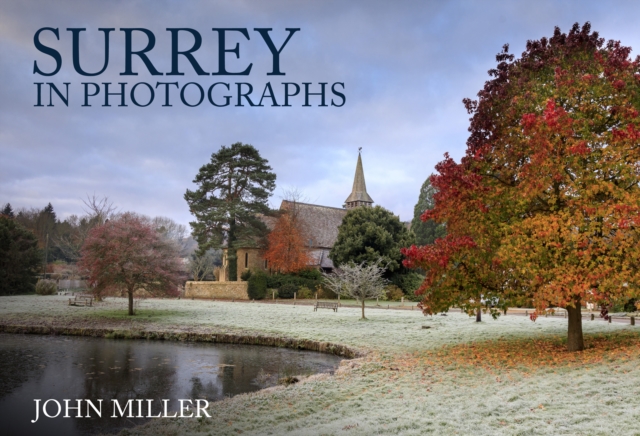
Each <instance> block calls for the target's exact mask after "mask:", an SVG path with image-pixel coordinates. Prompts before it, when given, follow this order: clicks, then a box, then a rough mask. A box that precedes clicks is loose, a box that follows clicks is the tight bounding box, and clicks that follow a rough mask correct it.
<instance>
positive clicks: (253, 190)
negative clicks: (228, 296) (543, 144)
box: [184, 142, 276, 281]
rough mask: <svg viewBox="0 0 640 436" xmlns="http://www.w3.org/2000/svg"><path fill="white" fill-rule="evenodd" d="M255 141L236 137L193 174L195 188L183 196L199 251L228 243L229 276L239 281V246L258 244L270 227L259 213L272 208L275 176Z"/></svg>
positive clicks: (230, 278)
mask: <svg viewBox="0 0 640 436" xmlns="http://www.w3.org/2000/svg"><path fill="white" fill-rule="evenodd" d="M268 163H269V162H268V161H267V160H266V159H264V158H262V157H261V156H260V153H259V152H258V150H256V149H255V148H254V147H253V146H252V145H249V144H242V143H240V142H236V143H235V144H232V145H231V146H230V147H227V146H222V148H221V149H220V150H219V151H218V152H217V153H214V154H212V155H211V161H210V162H209V163H208V164H206V165H204V166H202V167H201V168H200V171H199V172H198V174H197V175H196V178H195V179H194V183H196V184H197V185H198V189H197V190H195V191H190V190H187V192H186V193H185V195H184V199H185V200H186V201H187V203H188V204H189V210H190V211H191V213H192V214H193V215H194V216H195V219H196V220H195V221H192V222H191V223H190V224H191V228H192V229H193V235H194V237H195V238H196V239H197V240H198V245H199V247H200V248H199V249H200V251H203V250H207V249H209V248H220V247H222V246H223V245H226V246H227V248H228V250H227V258H228V261H229V280H232V281H235V280H237V269H238V265H237V258H236V249H237V248H238V247H240V246H251V245H256V244H257V241H258V239H259V238H261V237H264V236H265V235H266V232H267V228H266V226H265V224H264V223H263V222H262V221H261V220H260V219H259V214H266V213H269V207H268V205H267V200H268V199H269V196H270V195H271V193H272V192H273V190H274V188H275V180H276V175H275V174H274V173H273V172H271V167H270V166H269V165H268Z"/></svg>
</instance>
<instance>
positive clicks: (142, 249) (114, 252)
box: [78, 213, 184, 315]
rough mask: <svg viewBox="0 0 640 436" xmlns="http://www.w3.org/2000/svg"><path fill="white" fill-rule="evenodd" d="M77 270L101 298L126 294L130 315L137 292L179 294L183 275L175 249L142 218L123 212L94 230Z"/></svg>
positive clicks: (85, 246)
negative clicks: (83, 274) (86, 277)
mask: <svg viewBox="0 0 640 436" xmlns="http://www.w3.org/2000/svg"><path fill="white" fill-rule="evenodd" d="M81 253H82V257H81V258H80V261H79V262H78V266H79V267H80V269H81V270H82V271H83V272H85V273H86V274H88V276H89V279H88V282H89V284H90V285H91V286H92V287H93V288H94V291H95V292H96V293H97V294H98V296H100V295H101V294H103V293H105V292H110V291H111V292H116V293H119V292H122V291H124V292H126V293H127V296H128V298H129V315H133V314H134V312H133V296H134V293H135V292H136V291H141V292H146V293H148V294H150V295H174V296H176V295H178V286H179V285H180V284H181V282H182V280H183V278H184V274H183V265H182V262H181V261H180V259H179V258H178V247H177V245H176V244H174V243H172V242H171V241H170V240H168V239H167V238H165V237H164V235H163V234H162V233H160V232H159V231H158V230H157V229H156V228H155V227H154V225H153V223H152V222H151V221H150V220H149V219H148V218H145V217H141V216H138V215H136V214H133V213H124V214H121V215H118V216H117V217H114V218H112V219H110V220H108V221H107V222H105V223H104V224H103V225H101V226H98V227H94V228H93V229H91V230H90V231H89V234H88V236H87V238H86V240H85V242H84V245H83V246H82V250H81Z"/></svg>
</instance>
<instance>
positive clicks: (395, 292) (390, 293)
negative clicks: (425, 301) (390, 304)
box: [385, 285, 404, 301]
mask: <svg viewBox="0 0 640 436" xmlns="http://www.w3.org/2000/svg"><path fill="white" fill-rule="evenodd" d="M385 293H386V295H387V300H389V301H400V300H401V299H402V297H404V292H402V289H400V288H399V287H397V286H396V285H389V286H387V287H386V288H385Z"/></svg>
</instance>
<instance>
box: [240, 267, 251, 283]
mask: <svg viewBox="0 0 640 436" xmlns="http://www.w3.org/2000/svg"><path fill="white" fill-rule="evenodd" d="M250 277H251V270H250V269H247V270H245V271H243V272H242V274H240V280H242V281H243V282H247V281H249V278H250Z"/></svg>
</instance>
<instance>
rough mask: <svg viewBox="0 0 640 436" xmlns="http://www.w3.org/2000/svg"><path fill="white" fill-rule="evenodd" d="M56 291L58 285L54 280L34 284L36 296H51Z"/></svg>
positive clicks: (39, 281)
mask: <svg viewBox="0 0 640 436" xmlns="http://www.w3.org/2000/svg"><path fill="white" fill-rule="evenodd" d="M57 291H58V285H57V284H56V282H55V281H54V280H46V279H44V280H38V283H36V294H38V295H53V294H55V293H56V292H57Z"/></svg>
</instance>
